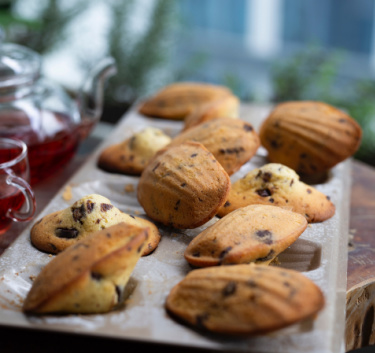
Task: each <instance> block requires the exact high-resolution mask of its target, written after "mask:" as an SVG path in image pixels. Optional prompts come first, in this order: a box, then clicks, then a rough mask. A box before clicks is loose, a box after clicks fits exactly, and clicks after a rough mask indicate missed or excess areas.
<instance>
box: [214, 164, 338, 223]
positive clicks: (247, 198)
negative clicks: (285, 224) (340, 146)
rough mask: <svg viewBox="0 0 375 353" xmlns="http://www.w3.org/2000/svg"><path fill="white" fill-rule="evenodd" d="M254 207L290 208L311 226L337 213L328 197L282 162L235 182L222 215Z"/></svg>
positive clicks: (264, 167) (266, 165)
mask: <svg viewBox="0 0 375 353" xmlns="http://www.w3.org/2000/svg"><path fill="white" fill-rule="evenodd" d="M253 204H263V205H273V206H279V207H284V208H287V209H290V210H291V211H293V212H297V213H300V214H302V215H303V216H304V217H306V219H307V221H308V222H309V223H315V222H322V221H325V220H327V219H329V218H331V217H332V216H333V215H334V214H335V210H336V208H335V205H334V204H333V203H332V202H331V200H330V198H329V197H328V196H326V195H324V194H323V193H322V192H320V191H319V190H317V189H316V188H314V187H312V186H310V185H307V184H305V183H304V182H302V181H300V180H299V176H298V174H297V173H296V172H295V171H294V170H292V169H291V168H288V167H287V166H285V165H282V164H279V163H269V164H265V165H264V166H262V167H260V168H256V169H254V170H252V171H250V172H249V173H247V174H246V175H245V176H244V177H243V178H241V179H238V180H237V181H235V182H234V183H233V184H232V187H231V190H230V193H229V196H228V199H227V201H226V203H225V204H224V206H223V207H222V208H221V209H220V210H219V212H218V216H219V217H223V216H225V215H226V214H228V213H230V212H232V211H234V210H236V209H238V208H241V207H245V206H248V205H253Z"/></svg>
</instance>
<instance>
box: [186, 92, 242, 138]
mask: <svg viewBox="0 0 375 353" xmlns="http://www.w3.org/2000/svg"><path fill="white" fill-rule="evenodd" d="M239 108H240V100H239V99H238V97H236V96H235V95H233V94H228V95H226V96H223V97H221V98H219V99H216V100H214V101H212V102H209V103H206V104H203V105H201V106H200V107H198V108H197V109H196V110H195V111H193V112H192V113H191V114H189V115H188V116H187V117H186V118H185V119H184V129H183V130H184V131H186V130H188V129H190V128H192V127H194V126H196V125H199V124H201V123H204V122H206V121H209V120H212V119H216V118H232V119H233V118H238V116H239Z"/></svg>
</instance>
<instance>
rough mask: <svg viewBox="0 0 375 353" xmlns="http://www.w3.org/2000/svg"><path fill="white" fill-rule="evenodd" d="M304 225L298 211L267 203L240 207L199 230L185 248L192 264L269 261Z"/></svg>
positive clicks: (305, 222)
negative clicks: (200, 231)
mask: <svg viewBox="0 0 375 353" xmlns="http://www.w3.org/2000/svg"><path fill="white" fill-rule="evenodd" d="M306 227H307V221H306V218H305V217H304V216H302V215H300V214H299V213H295V212H292V211H289V210H285V209H282V208H281V207H276V206H268V205H250V206H246V207H243V208H239V209H237V210H235V211H233V212H231V213H229V214H228V215H226V216H225V217H223V218H221V219H220V220H219V221H217V222H216V223H215V224H213V225H211V226H209V227H208V228H206V229H205V230H204V231H203V232H202V233H200V234H198V235H197V236H196V237H195V238H194V239H193V240H192V241H191V242H190V243H189V245H188V247H187V248H186V250H185V254H184V255H185V259H186V260H187V261H188V262H189V263H190V264H191V265H193V266H197V267H207V266H217V265H227V264H241V263H250V262H256V263H260V264H269V263H270V262H271V261H272V260H273V259H274V258H275V257H276V256H277V255H278V254H279V253H281V252H282V251H284V250H285V249H286V248H287V247H288V246H290V245H291V244H293V243H294V242H295V241H296V240H297V239H298V237H299V236H300V235H301V234H302V233H303V231H304V230H305V229H306Z"/></svg>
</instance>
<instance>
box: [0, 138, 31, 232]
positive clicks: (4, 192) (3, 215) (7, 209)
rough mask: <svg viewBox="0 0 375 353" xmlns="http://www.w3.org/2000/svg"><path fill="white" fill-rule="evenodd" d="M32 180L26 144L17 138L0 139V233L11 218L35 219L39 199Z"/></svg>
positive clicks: (19, 220) (20, 219) (17, 220)
mask: <svg viewBox="0 0 375 353" xmlns="http://www.w3.org/2000/svg"><path fill="white" fill-rule="evenodd" d="M29 182H30V170H29V161H28V158H27V146H26V144H25V143H24V142H22V141H21V140H17V139H12V138H0V234H3V233H4V232H5V231H6V230H7V229H9V227H10V226H11V224H12V221H15V222H25V221H29V220H31V219H32V217H33V215H34V213H35V209H36V202H35V196H34V192H33V191H32V189H31V187H30V185H29ZM23 206H24V207H23Z"/></svg>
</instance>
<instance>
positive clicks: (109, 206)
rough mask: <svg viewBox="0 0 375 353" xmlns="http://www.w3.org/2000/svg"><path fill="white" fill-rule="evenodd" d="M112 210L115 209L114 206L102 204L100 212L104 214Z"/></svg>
mask: <svg viewBox="0 0 375 353" xmlns="http://www.w3.org/2000/svg"><path fill="white" fill-rule="evenodd" d="M111 208H113V205H110V204H108V203H101V204H100V211H102V212H107V211H109V210H110V209H111Z"/></svg>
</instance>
